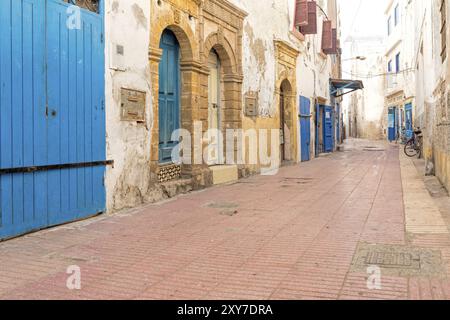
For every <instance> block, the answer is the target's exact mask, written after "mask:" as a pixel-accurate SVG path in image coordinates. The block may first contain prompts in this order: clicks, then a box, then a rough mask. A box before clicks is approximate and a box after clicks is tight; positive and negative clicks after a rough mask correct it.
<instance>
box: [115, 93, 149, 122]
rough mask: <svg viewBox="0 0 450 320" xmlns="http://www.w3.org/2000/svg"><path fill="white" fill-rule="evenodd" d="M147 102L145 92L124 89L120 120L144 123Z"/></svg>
mask: <svg viewBox="0 0 450 320" xmlns="http://www.w3.org/2000/svg"><path fill="white" fill-rule="evenodd" d="M145 101H146V93H145V92H143V91H138V90H131V89H125V88H122V89H121V104H120V106H121V110H120V120H122V121H136V122H144V121H145Z"/></svg>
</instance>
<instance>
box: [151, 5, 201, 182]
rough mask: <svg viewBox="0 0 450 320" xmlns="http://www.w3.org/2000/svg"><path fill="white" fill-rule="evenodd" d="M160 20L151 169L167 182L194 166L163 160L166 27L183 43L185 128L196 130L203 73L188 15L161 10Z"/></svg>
mask: <svg viewBox="0 0 450 320" xmlns="http://www.w3.org/2000/svg"><path fill="white" fill-rule="evenodd" d="M157 12H158V13H157V14H155V15H157V16H158V17H155V19H156V20H157V23H156V24H155V25H153V26H152V32H151V39H150V48H149V61H150V73H151V86H152V129H151V156H150V161H151V164H150V166H151V172H152V180H155V181H156V180H157V182H164V181H168V180H171V179H174V178H176V177H178V176H180V175H181V174H182V173H183V174H185V175H191V174H192V172H191V170H190V169H191V168H190V166H185V165H183V166H178V165H165V166H160V164H159V117H158V115H159V103H158V96H159V64H160V61H161V56H162V50H161V49H160V48H159V44H160V39H161V36H162V34H163V32H164V31H165V30H170V31H172V32H173V34H174V35H175V36H176V38H177V40H178V43H179V47H180V73H181V75H180V109H181V110H180V118H181V121H180V122H181V123H180V125H181V128H182V129H186V130H188V131H189V132H193V126H194V118H195V117H194V114H195V109H196V101H198V96H199V88H198V86H197V81H198V80H197V79H198V78H199V74H200V73H202V72H203V71H202V69H201V63H200V62H199V54H198V39H197V38H196V37H195V35H194V32H193V31H192V29H191V26H190V24H189V21H188V18H187V17H185V16H184V15H181V14H180V13H179V12H177V11H176V10H168V11H161V12H159V11H157Z"/></svg>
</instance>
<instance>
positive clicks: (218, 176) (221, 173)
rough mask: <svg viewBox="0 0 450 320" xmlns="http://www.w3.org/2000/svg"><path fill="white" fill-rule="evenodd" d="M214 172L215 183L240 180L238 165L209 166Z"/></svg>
mask: <svg viewBox="0 0 450 320" xmlns="http://www.w3.org/2000/svg"><path fill="white" fill-rule="evenodd" d="M209 169H210V170H211V172H212V174H213V184H214V185H218V184H224V183H230V182H236V181H238V180H239V174H238V167H237V166H236V165H222V166H212V167H210V168H209Z"/></svg>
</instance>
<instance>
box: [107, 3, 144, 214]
mask: <svg viewBox="0 0 450 320" xmlns="http://www.w3.org/2000/svg"><path fill="white" fill-rule="evenodd" d="M105 14H106V15H105V47H106V130H107V157H108V159H112V160H114V161H115V165H114V168H108V170H107V174H106V180H105V183H106V190H107V207H108V210H109V211H112V210H116V209H121V208H124V207H133V206H135V205H138V204H140V203H142V202H143V201H144V198H148V197H150V196H151V195H149V194H148V193H147V191H148V188H149V183H150V172H149V166H148V161H149V156H150V130H151V127H150V123H151V119H152V118H153V114H152V113H151V112H150V110H151V108H150V107H151V99H150V83H149V79H150V73H149V68H148V66H149V63H148V43H149V34H150V20H149V16H150V4H149V1H147V0H133V1H120V0H106V3H105ZM116 45H120V46H123V49H124V55H123V57H122V58H120V57H118V56H117V55H116V54H115V52H116ZM122 87H123V88H128V89H135V90H140V91H143V92H146V94H147V97H146V109H145V110H146V121H145V123H136V122H124V121H120V108H121V102H120V89H121V88H122Z"/></svg>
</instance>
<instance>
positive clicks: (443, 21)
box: [439, 0, 448, 62]
mask: <svg viewBox="0 0 450 320" xmlns="http://www.w3.org/2000/svg"><path fill="white" fill-rule="evenodd" d="M446 1H448V0H441V7H440V9H439V10H440V12H441V58H442V62H444V61H445V59H446V58H447V6H446Z"/></svg>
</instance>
